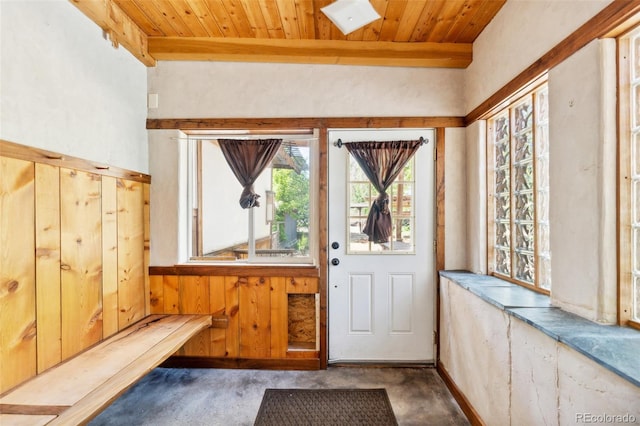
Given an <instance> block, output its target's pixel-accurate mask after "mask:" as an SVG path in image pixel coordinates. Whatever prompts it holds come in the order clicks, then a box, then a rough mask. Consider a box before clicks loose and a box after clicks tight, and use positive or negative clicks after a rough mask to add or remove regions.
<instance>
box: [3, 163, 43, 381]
mask: <svg viewBox="0 0 640 426" xmlns="http://www.w3.org/2000/svg"><path fill="white" fill-rule="evenodd" d="M34 179H35V173H34V165H33V163H32V162H28V161H21V160H15V159H11V158H5V157H0V238H1V240H2V246H1V249H0V250H1V252H0V331H1V333H0V367H1V368H0V393H1V392H3V391H5V390H7V389H9V388H11V387H13V386H15V385H17V384H19V383H21V382H22V381H24V380H26V379H28V378H30V377H32V376H34V375H35V374H36V305H35V302H36V285H35V244H34V238H33V236H34V231H35V230H34V214H35V213H34V195H35V190H34Z"/></svg>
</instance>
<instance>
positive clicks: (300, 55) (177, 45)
mask: <svg viewBox="0 0 640 426" xmlns="http://www.w3.org/2000/svg"><path fill="white" fill-rule="evenodd" d="M74 1H78V0H74ZM148 44H149V53H150V54H151V56H153V57H154V58H155V59H157V60H168V61H171V60H175V61H206V60H210V61H214V60H215V61H248V62H288V63H311V64H340V65H377V66H400V67H436V68H466V67H467V66H468V65H469V64H470V63H471V60H472V44H470V43H394V42H366V41H346V40H283V39H246V38H230V37H225V38H214V37H149V38H148Z"/></svg>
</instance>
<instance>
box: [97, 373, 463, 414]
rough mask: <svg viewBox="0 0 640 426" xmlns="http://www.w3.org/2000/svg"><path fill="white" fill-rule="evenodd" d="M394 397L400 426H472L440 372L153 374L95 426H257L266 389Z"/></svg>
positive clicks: (135, 387)
mask: <svg viewBox="0 0 640 426" xmlns="http://www.w3.org/2000/svg"><path fill="white" fill-rule="evenodd" d="M380 387H384V388H386V389H387V393H388V395H389V399H390V401H391V405H392V406H393V411H394V413H395V415H396V418H397V419H398V423H399V424H400V425H420V426H426V425H468V424H469V422H468V421H467V419H466V417H465V416H464V414H463V413H462V411H461V410H460V408H459V407H458V405H457V403H456V402H455V400H454V399H453V397H452V396H451V394H450V393H449V391H448V389H447V387H446V386H445V384H444V382H443V381H442V379H441V378H440V376H439V375H438V373H437V371H436V370H435V369H434V368H362V367H329V369H327V370H320V371H270V370H219V369H165V368H158V369H155V370H153V371H152V372H151V373H149V374H148V375H147V376H146V377H144V378H143V379H142V380H141V381H140V382H138V383H137V384H136V385H135V386H133V387H132V388H131V389H129V391H128V392H126V393H125V394H124V395H122V396H121V397H120V398H119V399H118V400H116V401H115V402H114V403H113V404H112V405H111V406H109V407H108V408H107V409H106V410H105V411H103V412H102V413H101V414H100V415H99V416H98V417H96V418H95V419H94V420H93V421H92V422H91V423H90V425H92V426H98V425H118V426H121V425H136V426H137V425H153V426H162V425H171V426H173V425H189V426H193V425H225V426H234V425H252V424H253V422H254V420H255V417H256V414H257V413H258V409H259V407H260V402H261V401H262V395H263V393H264V390H265V389H266V388H380Z"/></svg>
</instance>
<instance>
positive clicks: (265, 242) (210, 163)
mask: <svg viewBox="0 0 640 426" xmlns="http://www.w3.org/2000/svg"><path fill="white" fill-rule="evenodd" d="M194 143H195V146H196V147H197V149H196V150H195V152H196V154H195V158H194V162H193V164H194V171H195V173H194V174H193V185H192V186H193V188H194V190H193V191H192V192H193V194H194V196H193V197H192V198H193V201H192V207H193V215H192V221H191V228H192V232H191V235H192V244H191V249H192V254H191V258H192V259H194V260H220V261H260V262H286V263H291V262H304V263H307V262H309V263H310V262H312V256H313V253H312V250H311V248H312V244H313V241H314V238H315V236H314V233H315V230H314V229H313V226H310V225H311V224H312V223H314V221H313V219H314V218H313V217H312V216H313V214H314V213H313V212H312V210H311V205H312V203H313V200H312V198H313V191H312V188H313V186H312V185H313V179H314V170H313V167H314V162H315V159H314V151H315V148H314V140H313V139H310V138H308V136H307V137H306V138H301V137H298V138H296V137H293V136H292V137H283V141H282V143H281V146H280V148H279V150H278V152H277V154H276V155H275V157H274V158H273V160H272V161H271V164H269V166H267V167H266V168H265V169H264V171H263V172H262V173H261V174H260V176H259V178H258V179H257V180H256V182H255V183H254V185H253V186H254V191H255V192H256V193H257V194H258V195H259V196H260V198H259V199H258V201H259V203H260V206H258V207H253V208H251V209H243V208H241V206H240V205H239V201H238V200H239V198H240V194H241V193H242V186H241V185H240V183H239V182H238V180H237V179H236V177H235V176H234V174H233V172H232V171H231V169H230V167H229V166H228V164H227V163H226V160H225V158H224V156H223V154H222V151H221V150H220V147H219V145H218V144H217V142H216V140H215V139H211V140H198V141H194ZM251 241H253V243H254V244H255V256H254V257H253V258H251V256H250V252H251V250H250V249H249V247H250V242H251Z"/></svg>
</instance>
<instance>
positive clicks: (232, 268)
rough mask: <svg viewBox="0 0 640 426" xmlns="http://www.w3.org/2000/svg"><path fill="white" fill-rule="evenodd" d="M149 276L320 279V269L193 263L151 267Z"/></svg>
mask: <svg viewBox="0 0 640 426" xmlns="http://www.w3.org/2000/svg"><path fill="white" fill-rule="evenodd" d="M149 275H241V276H245V275H258V276H289V275H291V276H296V277H319V276H320V269H319V268H318V267H317V266H314V265H308V264H304V265H303V264H277V263H276V264H253V263H233V264H224V263H206V262H193V263H182V264H178V265H172V266H150V267H149Z"/></svg>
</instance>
